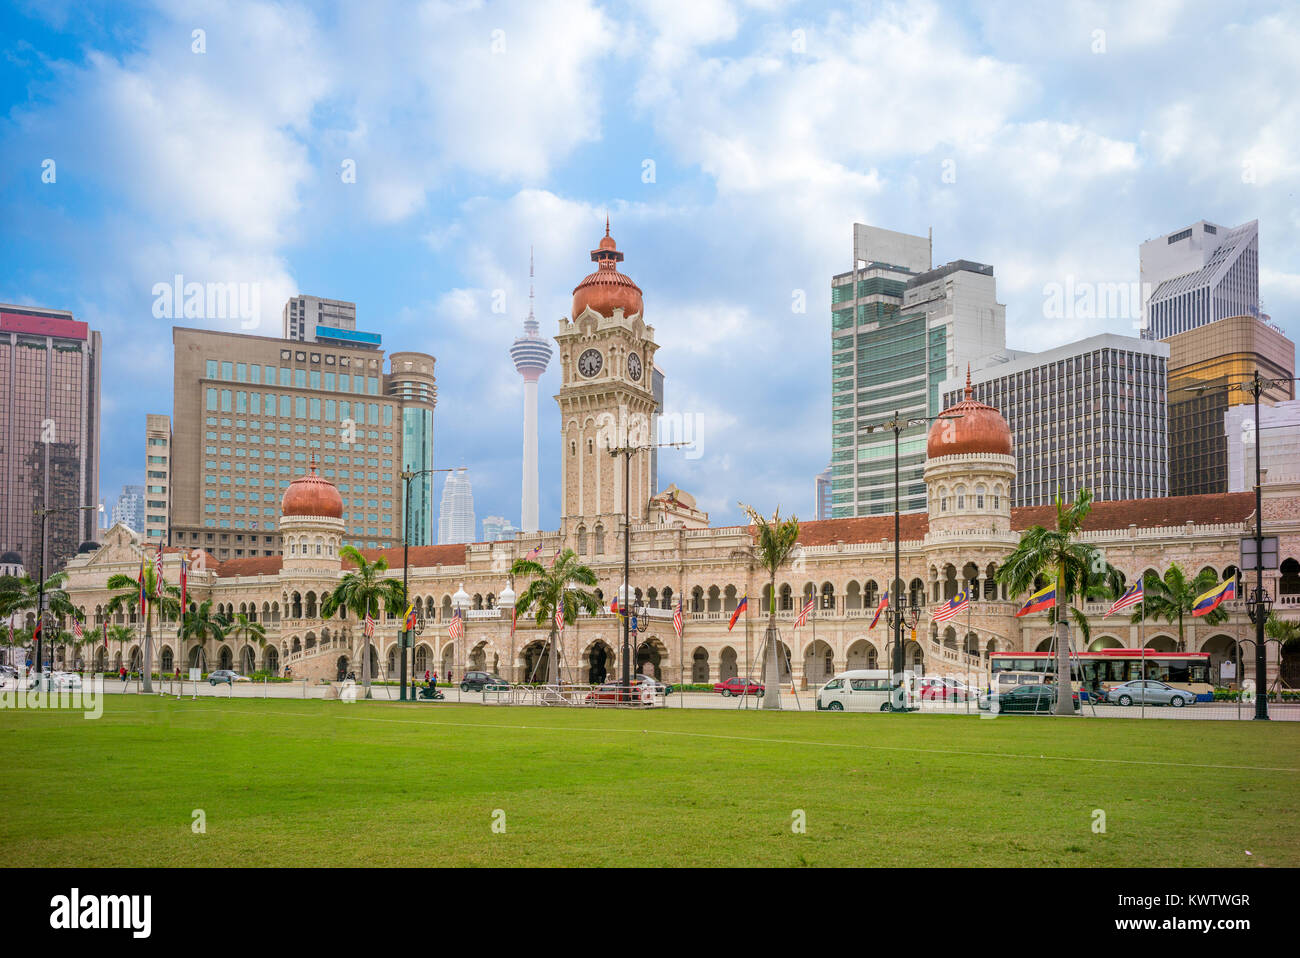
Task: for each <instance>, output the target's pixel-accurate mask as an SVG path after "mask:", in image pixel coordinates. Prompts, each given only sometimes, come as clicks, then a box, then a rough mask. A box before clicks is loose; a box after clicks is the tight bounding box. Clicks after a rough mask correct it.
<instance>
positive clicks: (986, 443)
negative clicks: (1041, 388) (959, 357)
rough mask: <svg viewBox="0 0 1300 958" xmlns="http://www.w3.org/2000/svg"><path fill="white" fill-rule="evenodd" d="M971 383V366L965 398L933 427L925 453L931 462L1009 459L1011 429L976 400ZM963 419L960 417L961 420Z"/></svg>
mask: <svg viewBox="0 0 1300 958" xmlns="http://www.w3.org/2000/svg"><path fill="white" fill-rule="evenodd" d="M974 392H975V391H974V389H973V388H972V387H971V384H970V367H969V366H967V367H966V398H965V399H963V400H962V401H961V402H959V403H957V404H955V405H953V406H950V407H948V408H947V409H945V410H944V411H943V412H941V413H940V414H939V418H938V419H936V420H935V421H934V423H933V424H932V425H931V426H930V436H929V439H928V440H927V441H926V444H925V454H926V456H927V457H929V458H930V459H938V458H939V457H940V456H959V455H962V454H964V453H979V454H982V455H996V456H1010V455H1012V448H1011V427H1010V426H1008V425H1007V421H1006V420H1005V419H1003V418H1002V413H1000V412H998V411H997V410H996V409H994V408H993V407H992V406H990V405H988V404H987V403H982V402H980V401H979V400H978V399H975V398H974ZM958 417H960V418H958Z"/></svg>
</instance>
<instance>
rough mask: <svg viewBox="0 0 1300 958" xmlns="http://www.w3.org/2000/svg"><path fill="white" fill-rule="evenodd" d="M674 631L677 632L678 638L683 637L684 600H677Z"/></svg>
mask: <svg viewBox="0 0 1300 958" xmlns="http://www.w3.org/2000/svg"><path fill="white" fill-rule="evenodd" d="M673 629H674V630H675V631H676V632H677V638H679V639H680V638H681V637H682V600H681V599H678V600H677V611H675V612H674V613H673Z"/></svg>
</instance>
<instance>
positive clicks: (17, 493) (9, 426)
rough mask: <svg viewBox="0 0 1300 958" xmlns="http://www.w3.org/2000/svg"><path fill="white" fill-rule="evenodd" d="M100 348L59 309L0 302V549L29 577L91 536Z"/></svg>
mask: <svg viewBox="0 0 1300 958" xmlns="http://www.w3.org/2000/svg"><path fill="white" fill-rule="evenodd" d="M101 350H102V344H101V340H100V335H99V333H98V332H96V331H94V330H92V329H91V328H90V327H89V326H88V325H87V324H86V323H83V322H80V321H79V320H76V319H73V317H72V313H70V312H68V311H66V310H61V309H43V308H40V307H33V306H8V305H0V552H9V551H13V552H16V553H18V554H19V555H20V556H21V557H22V560H23V563H24V565H25V566H26V568H27V569H28V571H29V572H30V573H31V574H32V575H37V574H38V573H39V570H40V566H41V564H42V563H41V560H42V557H43V558H44V567H45V573H46V575H49V574H50V573H51V572H54V571H56V570H58V569H60V568H62V566H63V563H64V561H66V560H67V559H68V558H70V557H71V556H73V555H76V552H77V548H78V547H79V546H80V545H81V543H82V542H85V541H88V540H92V539H95V538H96V528H95V527H96V524H97V523H96V519H97V514H98V503H99V432H100V426H99V415H100V396H99V393H100V356H101ZM38 510H49V511H47V512H46V513H45V516H46V518H45V523H44V533H45V534H44V539H42V536H41V529H42V523H41V517H40V515H39V514H38Z"/></svg>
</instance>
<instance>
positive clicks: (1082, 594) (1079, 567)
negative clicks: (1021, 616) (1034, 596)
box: [993, 489, 1118, 715]
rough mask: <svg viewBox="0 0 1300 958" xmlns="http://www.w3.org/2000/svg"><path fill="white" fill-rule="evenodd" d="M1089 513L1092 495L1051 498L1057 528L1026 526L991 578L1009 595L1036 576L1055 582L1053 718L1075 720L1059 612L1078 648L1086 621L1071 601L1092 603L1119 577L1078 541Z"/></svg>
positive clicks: (1086, 635)
mask: <svg viewBox="0 0 1300 958" xmlns="http://www.w3.org/2000/svg"><path fill="white" fill-rule="evenodd" d="M1091 511H1092V492H1091V490H1088V489H1080V490H1079V494H1078V496H1077V497H1076V498H1075V500H1074V502H1073V503H1070V504H1068V505H1067V504H1066V503H1065V501H1064V500H1062V499H1061V497H1060V495H1057V497H1056V527H1055V528H1053V529H1048V528H1045V527H1044V526H1030V527H1029V528H1028V529H1026V530H1025V532H1024V533H1023V534H1022V535H1021V537H1020V544H1019V545H1017V546H1016V547H1015V549H1013V550H1012V551H1011V554H1010V555H1009V556H1007V558H1006V561H1005V562H1004V563H1003V564H1002V566H1001V568H999V569H998V571H997V572H996V574H995V575H994V576H993V578H994V579H995V580H996V581H997V582H999V583H1001V584H1002V585H1005V586H1006V587H1007V589H1008V590H1009V591H1010V592H1011V594H1013V595H1022V594H1024V593H1025V592H1028V591H1029V590H1030V589H1031V588H1032V587H1033V585H1034V583H1035V582H1036V581H1037V580H1038V579H1039V577H1040V576H1043V577H1046V576H1051V577H1052V578H1053V579H1055V581H1056V603H1055V605H1053V606H1052V608H1051V610H1050V613H1049V615H1050V620H1051V622H1052V624H1053V626H1054V627H1055V628H1056V632H1057V642H1056V675H1057V694H1056V714H1057V715H1073V714H1074V695H1073V686H1072V685H1071V683H1070V681H1069V676H1070V660H1069V649H1068V646H1067V644H1066V642H1065V641H1064V639H1065V635H1066V631H1065V628H1064V623H1063V621H1062V619H1061V616H1060V612H1061V609H1069V612H1070V617H1071V618H1073V619H1074V622H1075V624H1076V625H1077V626H1078V628H1079V633H1080V635H1082V637H1083V648H1087V647H1088V643H1089V642H1090V641H1091V639H1092V630H1091V627H1090V626H1089V625H1088V617H1087V616H1086V615H1084V613H1083V612H1082V610H1080V609H1076V608H1075V607H1074V606H1073V604H1072V603H1073V602H1074V601H1075V600H1076V599H1083V598H1092V597H1094V596H1099V595H1101V594H1102V592H1103V589H1104V588H1105V586H1106V584H1109V585H1110V587H1111V590H1113V589H1114V587H1115V586H1116V585H1118V574H1117V573H1116V572H1115V570H1114V569H1113V568H1111V567H1110V566H1109V565H1108V564H1107V563H1106V562H1105V560H1104V559H1103V558H1102V556H1101V553H1099V552H1098V551H1097V550H1096V549H1095V548H1094V547H1093V546H1091V545H1088V544H1087V543H1084V542H1081V541H1079V534H1080V533H1081V532H1082V531H1083V522H1084V520H1085V519H1086V518H1087V517H1088V513H1089V512H1091Z"/></svg>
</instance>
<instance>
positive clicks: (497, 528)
mask: <svg viewBox="0 0 1300 958" xmlns="http://www.w3.org/2000/svg"><path fill="white" fill-rule="evenodd" d="M518 531H519V530H518V529H517V528H515V524H514V523H513V522H511V521H510V520H509V519H507V518H506V517H505V516H484V517H483V541H484V542H500V541H501V540H502V539H512V538H514V535H515V533H516V532H518Z"/></svg>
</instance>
